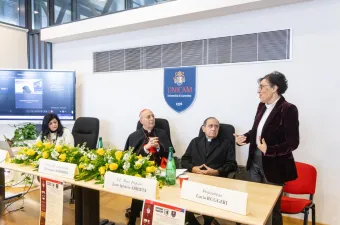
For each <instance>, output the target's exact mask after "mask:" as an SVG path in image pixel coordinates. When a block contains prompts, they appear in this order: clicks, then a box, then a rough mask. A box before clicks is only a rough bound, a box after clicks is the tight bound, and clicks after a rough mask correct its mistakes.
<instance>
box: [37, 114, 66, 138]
mask: <svg viewBox="0 0 340 225" xmlns="http://www.w3.org/2000/svg"><path fill="white" fill-rule="evenodd" d="M53 119H56V120H57V121H58V129H57V131H56V133H57V136H58V137H61V136H63V133H64V127H63V125H62V124H61V122H60V119H59V117H58V116H57V115H56V114H54V113H48V114H46V115H45V116H44V119H43V123H42V127H41V137H40V138H41V141H43V140H44V138H45V137H47V136H48V134H49V133H50V132H51V130H50V128H48V124H49V123H50V122H51V120H53Z"/></svg>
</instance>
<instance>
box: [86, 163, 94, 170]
mask: <svg viewBox="0 0 340 225" xmlns="http://www.w3.org/2000/svg"><path fill="white" fill-rule="evenodd" d="M93 169H94V165H92V164H89V165H88V166H87V167H86V170H93Z"/></svg>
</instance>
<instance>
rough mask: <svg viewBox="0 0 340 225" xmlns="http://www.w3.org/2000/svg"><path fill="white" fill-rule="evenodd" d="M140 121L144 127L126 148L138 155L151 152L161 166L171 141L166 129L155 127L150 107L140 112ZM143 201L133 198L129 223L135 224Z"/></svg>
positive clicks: (135, 134) (130, 224)
mask: <svg viewBox="0 0 340 225" xmlns="http://www.w3.org/2000/svg"><path fill="white" fill-rule="evenodd" d="M139 121H140V123H141V124H142V125H143V127H142V128H141V129H139V130H137V131H135V132H133V133H132V134H130V135H129V137H128V139H127V141H126V144H125V150H127V149H129V147H133V148H134V153H136V154H137V155H139V154H140V155H142V156H146V155H148V154H151V157H150V160H154V161H155V163H156V165H157V166H161V164H162V161H163V164H165V161H164V160H162V159H164V158H166V157H167V156H168V150H169V147H171V142H170V139H169V136H168V134H167V133H166V131H164V130H162V129H158V128H155V116H154V114H153V112H152V111H151V110H149V109H144V110H142V111H141V112H140V114H139ZM142 207H143V202H142V201H140V200H136V199H132V204H131V216H130V220H129V223H128V225H135V224H136V219H137V217H138V216H139V214H140V211H141V210H142Z"/></svg>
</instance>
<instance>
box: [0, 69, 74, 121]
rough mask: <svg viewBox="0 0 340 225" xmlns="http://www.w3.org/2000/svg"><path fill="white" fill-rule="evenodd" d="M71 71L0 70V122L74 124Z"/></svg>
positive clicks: (72, 75)
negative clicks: (47, 119)
mask: <svg viewBox="0 0 340 225" xmlns="http://www.w3.org/2000/svg"><path fill="white" fill-rule="evenodd" d="M75 85H76V77H75V71H56V70H4V69H0V120H42V119H43V117H44V115H45V114H47V113H49V112H52V113H55V114H57V115H58V116H59V118H60V119H61V120H75V116H76V115H75V88H76V86H75Z"/></svg>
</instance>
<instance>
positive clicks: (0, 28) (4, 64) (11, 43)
mask: <svg viewBox="0 0 340 225" xmlns="http://www.w3.org/2000/svg"><path fill="white" fill-rule="evenodd" d="M0 49H1V54H0V68H23V69H26V68H27V30H25V29H21V28H17V27H12V26H8V25H4V24H1V23H0Z"/></svg>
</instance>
